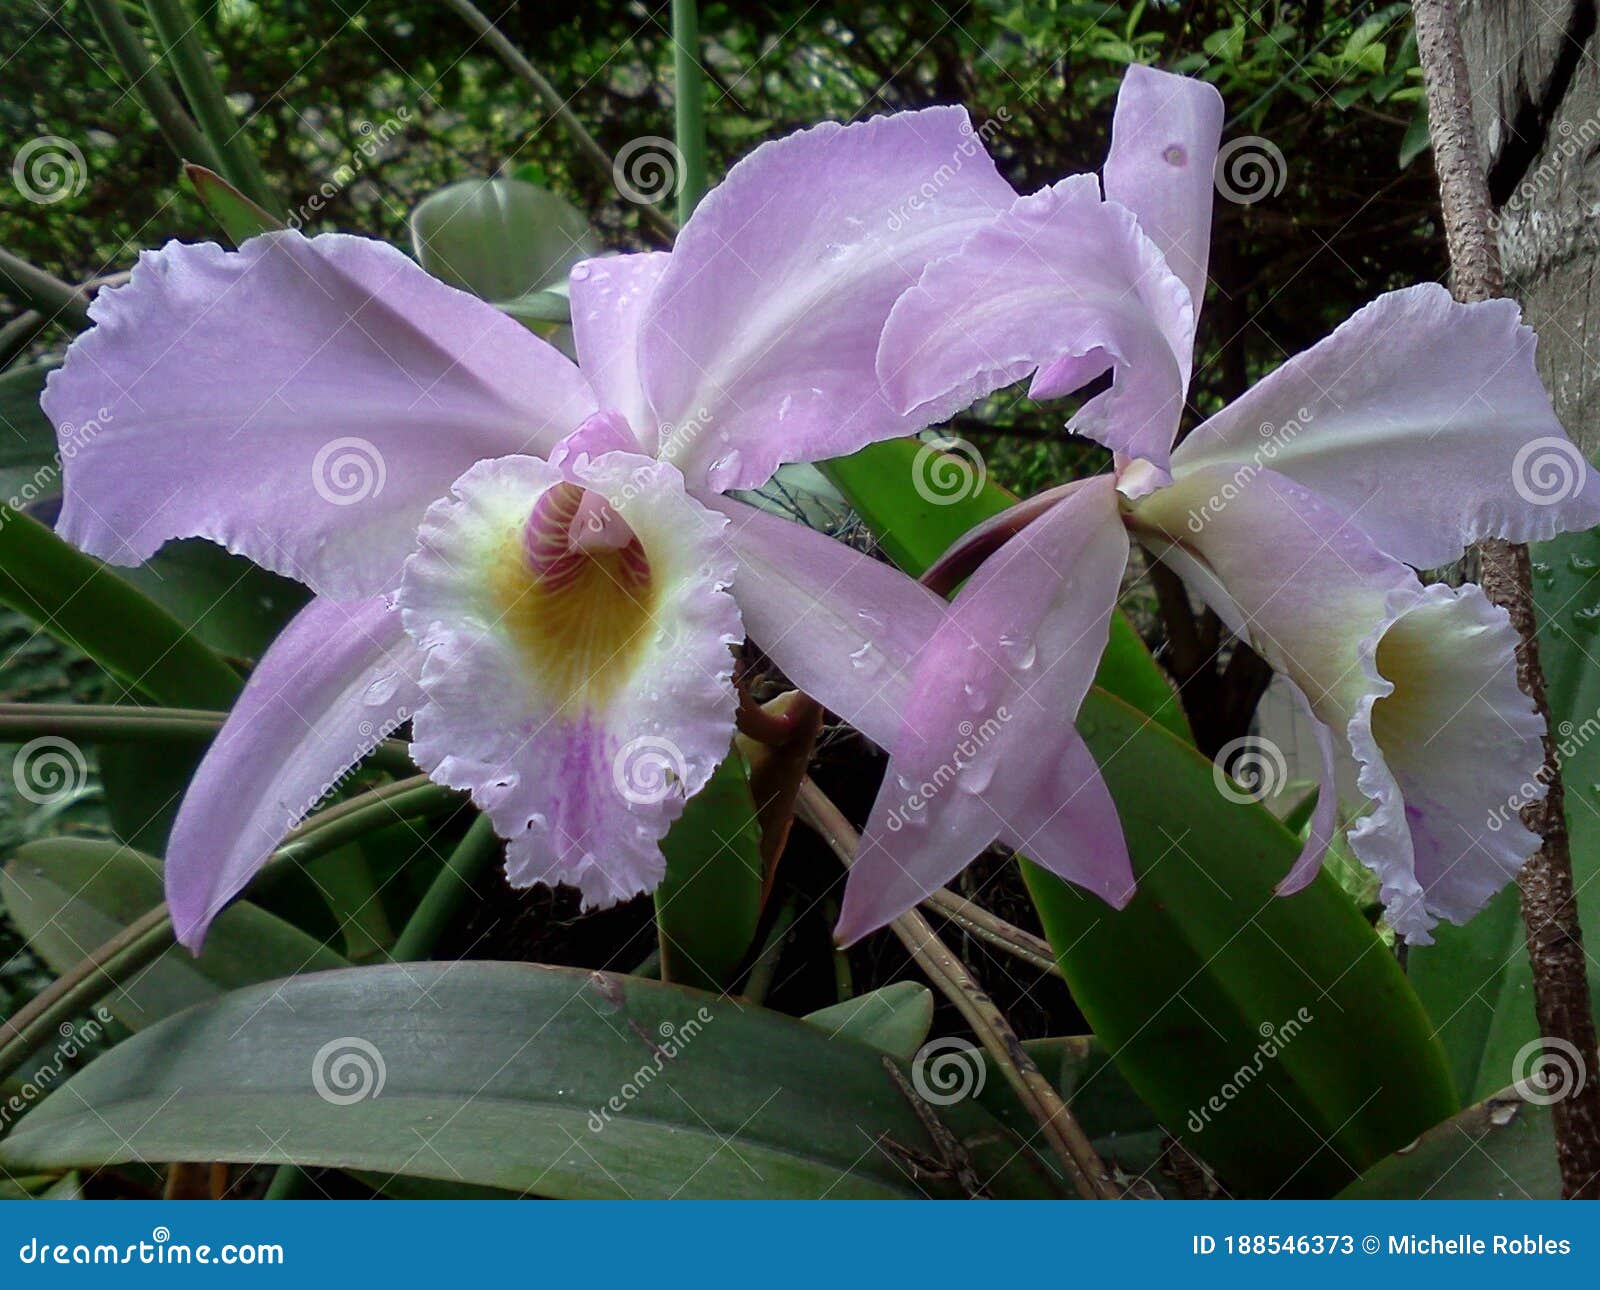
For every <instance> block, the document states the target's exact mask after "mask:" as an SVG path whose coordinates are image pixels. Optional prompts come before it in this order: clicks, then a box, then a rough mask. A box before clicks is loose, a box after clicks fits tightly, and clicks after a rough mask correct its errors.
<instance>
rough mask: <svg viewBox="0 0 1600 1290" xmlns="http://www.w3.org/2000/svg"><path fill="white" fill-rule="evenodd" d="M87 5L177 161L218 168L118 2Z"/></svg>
mask: <svg viewBox="0 0 1600 1290" xmlns="http://www.w3.org/2000/svg"><path fill="white" fill-rule="evenodd" d="M87 3H88V6H89V12H90V13H92V14H93V15H94V20H95V24H96V25H97V26H98V27H99V28H100V34H101V35H102V36H104V37H105V40H106V44H108V45H109V46H111V53H112V55H113V56H114V57H115V58H116V60H117V62H118V63H119V64H120V65H121V67H122V70H123V71H124V72H126V73H127V74H128V80H129V81H130V82H131V83H132V84H131V87H130V88H131V89H132V90H133V92H134V94H136V95H137V96H138V98H139V102H141V103H142V104H144V107H145V110H146V111H147V112H149V113H150V115H151V117H152V118H153V119H154V121H155V123H156V128H157V129H159V130H160V131H161V137H162V138H164V139H165V140H166V141H167V144H168V146H169V147H170V148H171V149H172V151H173V152H174V153H175V154H176V155H177V158H178V160H179V161H197V162H199V163H200V164H201V165H204V166H210V167H211V168H212V169H213V170H216V169H218V168H219V167H220V166H221V164H222V163H221V160H220V159H219V158H218V156H217V153H216V149H214V148H213V147H212V146H211V142H210V140H208V139H207V138H206V137H205V135H203V134H201V133H200V127H199V126H197V125H195V123H194V118H193V117H191V116H190V115H189V114H188V113H187V112H186V111H184V109H183V104H182V103H180V102H178V96H177V95H176V94H174V93H173V92H172V89H171V87H170V86H169V85H168V84H167V82H166V78H165V77H163V76H162V75H161V71H160V69H159V68H158V67H157V66H156V64H155V60H154V59H152V58H151V57H150V51H149V49H148V48H146V46H145V43H144V41H143V40H142V39H141V38H140V37H139V35H138V33H137V32H135V31H134V30H133V28H132V27H130V26H129V25H128V20H127V19H126V18H124V17H123V16H122V6H121V4H120V3H119V2H118V0H87Z"/></svg>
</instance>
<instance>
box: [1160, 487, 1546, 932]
mask: <svg viewBox="0 0 1600 1290" xmlns="http://www.w3.org/2000/svg"><path fill="white" fill-rule="evenodd" d="M1230 488H1231V490H1232V491H1228V490H1229V489H1230ZM1208 494H1209V495H1208ZM1219 503H1220V504H1219ZM1197 515H1204V516H1205V520H1204V522H1203V523H1201V524H1199V525H1198V526H1195V525H1194V524H1193V523H1192V517H1194V516H1197ZM1360 518H1361V517H1360V516H1359V515H1358V516H1356V517H1355V518H1351V517H1350V516H1348V515H1346V514H1345V513H1344V512H1343V510H1342V509H1341V508H1339V507H1336V506H1333V505H1330V504H1329V503H1328V502H1326V501H1324V500H1323V499H1322V498H1321V497H1319V496H1318V495H1317V494H1316V493H1314V492H1311V491H1310V490H1309V489H1306V488H1303V487H1302V486H1301V485H1299V484H1298V483H1296V482H1294V481H1293V480H1290V479H1287V478H1285V477H1284V476H1281V475H1278V474H1276V473H1275V472H1273V471H1270V470H1265V471H1261V472H1259V473H1258V474H1255V475H1253V476H1252V477H1251V478H1250V479H1249V480H1248V482H1245V483H1242V484H1240V483H1237V482H1235V479H1234V477H1233V476H1232V475H1231V474H1230V473H1229V472H1228V470H1227V468H1226V467H1212V468H1210V469H1207V470H1198V471H1195V472H1193V473H1185V474H1183V475H1181V476H1180V478H1179V480H1178V482H1177V483H1176V484H1175V485H1174V486H1173V487H1171V488H1169V489H1165V490H1163V491H1162V492H1159V493H1156V494H1154V495H1153V496H1152V497H1150V498H1147V499H1146V500H1145V501H1143V502H1141V503H1140V505H1139V506H1138V507H1137V508H1136V510H1135V512H1134V516H1133V520H1134V523H1135V524H1136V525H1139V526H1141V527H1142V528H1145V529H1146V530H1147V531H1146V533H1145V535H1144V540H1145V541H1147V542H1152V541H1153V538H1152V536H1151V532H1153V531H1160V532H1161V533H1164V534H1165V535H1166V536H1167V538H1168V539H1169V540H1171V541H1173V542H1179V541H1181V542H1182V543H1183V545H1184V546H1185V547H1187V548H1188V550H1189V551H1190V552H1191V553H1192V554H1193V555H1194V556H1195V557H1196V558H1197V559H1199V560H1201V561H1203V562H1204V563H1205V565H1206V566H1208V567H1209V569H1210V570H1211V572H1212V573H1213V574H1214V576H1215V577H1216V578H1218V579H1220V581H1221V583H1222V584H1223V585H1224V586H1225V587H1226V588H1227V591H1228V593H1229V594H1230V596H1231V597H1232V599H1233V600H1234V602H1235V603H1236V604H1237V605H1238V606H1239V608H1240V610H1241V611H1242V612H1243V614H1244V616H1245V619H1246V621H1247V622H1248V625H1249V629H1250V638H1251V643H1252V644H1253V645H1254V646H1255V648H1256V649H1257V650H1258V651H1259V652H1260V653H1261V654H1262V655H1263V657H1265V658H1266V659H1267V661H1268V662H1270V663H1271V664H1272V665H1273V666H1274V667H1275V668H1277V669H1278V670H1279V671H1281V672H1283V673H1285V674H1286V675H1287V676H1289V677H1290V679H1292V680H1293V681H1294V682H1295V683H1296V684H1297V685H1299V686H1300V687H1301V688H1303V689H1304V690H1305V691H1306V694H1307V695H1308V697H1309V700H1310V703H1311V707H1312V710H1313V712H1314V713H1315V714H1316V716H1317V717H1318V718H1319V719H1320V720H1321V721H1323V722H1325V723H1326V724H1328V725H1329V726H1332V727H1333V728H1334V729H1335V730H1337V731H1340V732H1342V733H1343V734H1344V735H1345V737H1346V738H1347V739H1348V741H1349V746H1350V749H1351V751H1352V753H1353V755H1354V756H1355V758H1356V760H1357V761H1358V762H1359V763H1360V764H1361V765H1360V773H1359V775H1358V778H1357V786H1358V788H1359V789H1360V791H1361V793H1362V794H1363V795H1364V796H1365V797H1366V798H1368V799H1369V800H1370V801H1371V802H1372V803H1373V809H1372V811H1371V813H1370V814H1369V815H1368V816H1366V817H1365V818H1364V819H1362V820H1361V821H1359V822H1358V823H1357V825H1356V826H1355V827H1354V828H1353V829H1352V830H1351V832H1350V845H1351V849H1352V850H1353V851H1354V852H1355V854H1356V855H1357V857H1358V858H1360V859H1361V860H1362V862H1363V863H1365V864H1366V865H1367V866H1368V867H1369V868H1371V869H1372V870H1373V871H1374V872H1375V873H1377V875H1378V877H1379V879H1380V880H1381V883H1382V890H1381V895H1382V899H1383V901H1384V904H1385V906H1386V908H1387V911H1388V913H1387V917H1388V919H1389V922H1390V924H1391V925H1392V926H1393V927H1394V928H1395V930H1396V931H1397V932H1399V933H1400V934H1401V935H1403V936H1405V937H1406V938H1407V939H1409V940H1412V941H1414V942H1417V943H1421V944H1426V943H1427V942H1428V940H1429V939H1430V938H1429V935H1428V930H1429V928H1431V927H1432V926H1433V925H1434V923H1435V922H1437V921H1438V919H1440V918H1445V919H1449V920H1451V921H1453V922H1462V921H1464V920H1465V919H1467V918H1468V917H1470V916H1471V915H1472V914H1473V913H1475V912H1476V911H1477V910H1478V909H1479V908H1481V907H1482V905H1483V903H1484V902H1485V901H1487V900H1488V898H1489V897H1490V896H1491V895H1493V894H1494V892H1495V891H1497V890H1498V889H1499V888H1500V887H1502V886H1504V885H1505V883H1506V882H1507V881H1509V879H1510V877H1511V876H1512V875H1513V874H1514V873H1515V872H1516V870H1517V868H1518V866H1519V865H1520V864H1521V863H1522V861H1523V860H1525V859H1526V858H1527V856H1528V855H1530V854H1531V853H1532V851H1533V849H1534V847H1535V846H1536V845H1537V839H1536V838H1534V836H1533V835H1532V834H1531V833H1529V832H1528V831H1527V830H1526V829H1525V828H1523V827H1522V825H1521V824H1520V823H1519V822H1518V821H1517V819H1516V807H1517V806H1518V805H1520V804H1521V803H1523V802H1526V801H1530V800H1534V799H1535V798H1537V797H1538V796H1540V795H1542V791H1543V790H1542V788H1541V787H1540V786H1539V781H1538V775H1539V771H1540V768H1541V767H1542V765H1543V753H1542V748H1541V743H1540V736H1541V733H1542V729H1543V725H1542V722H1541V721H1540V720H1539V718H1538V716H1537V714H1536V713H1535V712H1534V709H1533V706H1532V703H1531V702H1530V701H1529V700H1528V699H1527V697H1526V696H1525V695H1523V693H1522V691H1521V690H1520V689H1519V688H1518V686H1517V682H1516V663H1515V647H1516V634H1515V632H1514V631H1513V630H1512V628H1511V626H1510V622H1509V620H1508V618H1507V616H1506V615H1505V613H1504V611H1502V610H1500V609H1498V608H1496V607H1494V606H1493V605H1491V604H1489V602H1488V601H1487V600H1486V599H1485V598H1484V596H1483V593H1482V592H1481V590H1479V589H1478V588H1476V587H1463V588H1461V589H1459V590H1452V589H1450V588H1448V587H1443V586H1431V587H1426V588H1425V587H1423V586H1422V585H1421V584H1420V583H1419V582H1418V581H1417V578H1416V575H1415V574H1414V573H1413V572H1412V571H1411V570H1410V569H1409V568H1408V567H1407V566H1406V565H1404V564H1402V563H1401V562H1400V561H1399V560H1397V559H1394V558H1393V557H1391V556H1388V555H1385V554H1384V553H1383V552H1381V551H1379V550H1378V548H1377V547H1375V546H1373V545H1372V543H1371V542H1370V540H1369V539H1368V538H1367V537H1366V536H1365V534H1364V533H1363V531H1362V530H1361V528H1359V527H1358V522H1359V520H1360ZM1321 805H1322V804H1320V803H1319V809H1320V807H1321ZM1297 869H1299V866H1297ZM1299 875H1300V876H1301V877H1303V876H1304V870H1303V869H1300V870H1299ZM1295 885H1296V877H1295V876H1294V875H1291V877H1290V879H1289V880H1288V881H1287V883H1286V889H1291V890H1292V889H1293V888H1294V887H1295Z"/></svg>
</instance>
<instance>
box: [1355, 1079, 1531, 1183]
mask: <svg viewBox="0 0 1600 1290" xmlns="http://www.w3.org/2000/svg"><path fill="white" fill-rule="evenodd" d="M1339 1199H1341V1200H1560V1199H1561V1172H1560V1170H1559V1169H1558V1167H1557V1165H1556V1137H1555V1128H1554V1126H1553V1124H1552V1121H1551V1114H1550V1107H1549V1105H1548V1104H1547V1103H1544V1102H1542V1101H1540V1102H1528V1101H1525V1100H1524V1099H1523V1097H1522V1095H1521V1094H1519V1093H1518V1092H1517V1090H1516V1089H1514V1088H1508V1089H1505V1090H1503V1091H1502V1092H1500V1093H1498V1094H1496V1095H1495V1096H1493V1097H1490V1098H1487V1099H1486V1100H1484V1101H1482V1102H1479V1103H1477V1104H1476V1105H1475V1106H1469V1107H1468V1108H1467V1109H1466V1110H1465V1111H1462V1112H1461V1113H1460V1114H1459V1115H1456V1116H1453V1117H1451V1118H1450V1119H1448V1120H1446V1121H1445V1122H1444V1123H1443V1124H1438V1125H1435V1126H1434V1127H1433V1128H1431V1129H1429V1130H1428V1131H1427V1132H1426V1133H1424V1134H1423V1135H1422V1136H1421V1137H1420V1138H1418V1139H1417V1141H1416V1142H1415V1143H1413V1144H1411V1145H1409V1146H1407V1147H1406V1148H1405V1150H1404V1151H1398V1152H1396V1153H1395V1154H1394V1155H1392V1156H1390V1157H1388V1158H1387V1159H1385V1160H1381V1161H1379V1162H1378V1163H1377V1164H1376V1165H1374V1166H1373V1167H1372V1168H1371V1169H1369V1170H1367V1172H1366V1173H1364V1174H1362V1175H1361V1177H1360V1178H1358V1179H1356V1181H1355V1182H1353V1183H1351V1184H1350V1186H1348V1187H1346V1188H1345V1189H1344V1191H1342V1192H1340V1193H1339Z"/></svg>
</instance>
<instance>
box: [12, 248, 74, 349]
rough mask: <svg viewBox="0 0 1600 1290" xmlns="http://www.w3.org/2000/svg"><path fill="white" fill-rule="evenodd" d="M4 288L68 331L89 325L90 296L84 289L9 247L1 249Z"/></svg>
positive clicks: (18, 299) (25, 304) (27, 305)
mask: <svg viewBox="0 0 1600 1290" xmlns="http://www.w3.org/2000/svg"><path fill="white" fill-rule="evenodd" d="M0 291H3V292H4V293H5V294H6V295H8V296H10V297H11V298H12V299H13V300H15V301H16V302H17V303H18V304H20V305H23V306H25V307H26V308H30V309H37V310H38V311H39V312H40V313H41V314H43V315H44V317H45V318H46V319H47V320H48V321H50V322H53V323H55V324H56V325H57V326H59V327H64V328H66V329H67V330H68V331H82V330H83V329H84V328H85V327H87V326H88V325H89V298H88V297H87V296H86V295H84V294H83V292H81V291H79V290H78V289H77V288H76V287H74V286H72V285H70V284H69V283H65V282H63V281H61V279H60V278H58V277H56V276H55V275H54V274H50V273H46V272H45V271H44V270H43V269H36V268H35V267H34V266H33V265H31V264H29V263H28V262H27V261H26V260H23V259H20V258H19V257H17V256H15V255H12V254H11V252H10V251H5V250H0Z"/></svg>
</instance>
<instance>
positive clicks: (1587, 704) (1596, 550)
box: [1406, 529, 1600, 1102]
mask: <svg viewBox="0 0 1600 1290" xmlns="http://www.w3.org/2000/svg"><path fill="white" fill-rule="evenodd" d="M1531 555H1532V557H1533V566H1534V578H1533V598H1534V606H1535V609H1536V611H1537V615H1538V621H1539V660H1540V662H1541V663H1542V664H1543V665H1544V674H1545V686H1546V694H1547V697H1548V699H1549V702H1550V720H1551V724H1552V725H1553V727H1554V730H1555V736H1556V744H1557V752H1558V753H1559V755H1560V758H1561V774H1562V779H1563V782H1564V784H1565V787H1566V801H1567V829H1568V832H1569V834H1570V836H1571V841H1572V869H1573V881H1574V884H1575V885H1576V887H1577V892H1578V917H1579V920H1580V921H1581V922H1582V923H1583V925H1584V926H1586V927H1594V926H1596V925H1597V923H1600V882H1597V881H1596V879H1597V878H1600V813H1597V809H1596V800H1597V793H1600V789H1597V787H1596V786H1597V785H1600V669H1597V668H1596V667H1595V666H1594V664H1593V662H1592V658H1593V655H1594V652H1595V648H1596V644H1597V642H1600V636H1597V635H1596V632H1597V630H1600V529H1591V530H1589V531H1587V532H1583V533H1566V534H1563V535H1562V536H1560V537H1558V538H1554V539H1552V540H1551V541H1549V542H1540V543H1537V544H1535V546H1534V547H1533V549H1532V552H1531ZM1517 808H1518V804H1516V803H1507V804H1506V807H1505V810H1504V812H1503V813H1502V815H1501V817H1500V818H1501V819H1502V820H1504V821H1507V822H1509V821H1510V820H1511V819H1513V818H1515V816H1516V814H1517ZM1406 970H1407V972H1408V973H1409V974H1410V977H1411V982H1412V985H1413V986H1415V987H1416V991H1417V994H1418V995H1419V996H1420V997H1421V999H1422V1001H1423V1003H1424V1005H1426V1007H1427V1009H1428V1012H1429V1015H1431V1016H1432V1017H1433V1019H1434V1023H1435V1025H1436V1026H1437V1027H1438V1029H1439V1036H1440V1039H1441V1040H1442V1042H1443V1043H1444V1047H1445V1051H1446V1053H1447V1054H1448V1055H1449V1058H1450V1069H1451V1072H1452V1073H1453V1074H1454V1076H1455V1080H1456V1087H1457V1088H1458V1089H1459V1090H1460V1091H1461V1096H1462V1098H1463V1099H1464V1100H1466V1101H1469V1102H1475V1101H1478V1100H1479V1099H1481V1098H1485V1097H1488V1096H1489V1095H1490V1094H1492V1093H1494V1092H1496V1091H1497V1090H1498V1089H1501V1088H1504V1087H1505V1086H1506V1084H1507V1083H1508V1082H1510V1081H1514V1080H1516V1079H1519V1078H1521V1077H1523V1076H1524V1075H1526V1074H1527V1072H1526V1071H1525V1070H1518V1069H1516V1066H1517V1059H1518V1056H1519V1054H1520V1053H1521V1051H1522V1049H1523V1047H1524V1046H1525V1045H1527V1044H1529V1043H1531V1042H1532V1041H1533V1040H1535V1039H1537V1038H1538V1036H1539V1025H1538V1021H1537V1019H1536V1018H1535V1016H1534V1009H1533V971H1532V968H1531V967H1530V966H1529V963H1528V953H1527V947H1526V944H1525V942H1524V932H1523V926H1522V913H1521V909H1520V906H1519V896H1518V892H1517V889H1516V888H1515V887H1514V886H1513V887H1507V888H1506V889H1505V890H1504V891H1502V892H1500V893H1499V894H1498V895H1497V896H1495V898H1494V899H1493V900H1491V901H1490V902H1489V905H1488V907H1487V908H1486V909H1484V911H1483V912H1482V913H1480V914H1479V915H1478V916H1477V917H1476V918H1474V919H1473V920H1472V921H1471V922H1469V923H1468V924H1467V925H1466V926H1465V927H1454V926H1451V925H1449V924H1441V925H1440V926H1439V927H1437V928H1435V929H1434V944H1432V945H1418V946H1415V947H1413V948H1412V950H1411V951H1410V954H1409V955H1408V957H1407V962H1406ZM1589 988H1590V990H1591V991H1592V992H1594V993H1595V997H1596V998H1600V970H1597V969H1596V967H1595V966H1594V964H1593V963H1592V962H1591V964H1590V967H1589Z"/></svg>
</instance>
